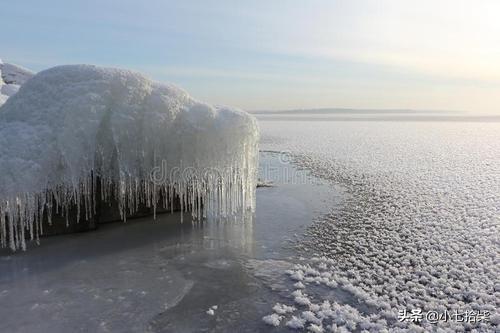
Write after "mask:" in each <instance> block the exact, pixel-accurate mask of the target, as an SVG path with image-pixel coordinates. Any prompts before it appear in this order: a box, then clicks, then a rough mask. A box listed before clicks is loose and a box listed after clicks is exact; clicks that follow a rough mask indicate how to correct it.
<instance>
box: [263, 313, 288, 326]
mask: <svg viewBox="0 0 500 333" xmlns="http://www.w3.org/2000/svg"><path fill="white" fill-rule="evenodd" d="M282 319H283V316H280V315H278V314H276V313H273V314H271V315H268V316H265V317H263V318H262V320H263V321H264V322H265V323H266V324H268V325H271V326H275V327H277V326H279V325H280V322H281V320H282Z"/></svg>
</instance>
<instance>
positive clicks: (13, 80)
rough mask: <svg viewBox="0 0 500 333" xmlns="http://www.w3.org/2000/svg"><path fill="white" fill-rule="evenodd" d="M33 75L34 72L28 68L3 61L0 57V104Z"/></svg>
mask: <svg viewBox="0 0 500 333" xmlns="http://www.w3.org/2000/svg"><path fill="white" fill-rule="evenodd" d="M33 75H34V73H33V72H32V71H30V70H29V69H26V68H23V67H20V66H17V65H13V64H9V63H4V62H2V59H0V106H1V105H2V104H4V103H5V102H6V101H7V99H8V98H9V97H11V96H12V95H14V94H15V93H16V92H17V91H18V90H19V88H20V87H21V86H22V85H23V84H24V83H25V82H26V81H28V80H29V79H30V78H31V77H33Z"/></svg>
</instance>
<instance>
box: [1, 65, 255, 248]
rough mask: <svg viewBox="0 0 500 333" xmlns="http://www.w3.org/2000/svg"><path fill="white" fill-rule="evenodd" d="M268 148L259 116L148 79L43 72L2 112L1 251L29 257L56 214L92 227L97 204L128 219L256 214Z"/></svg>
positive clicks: (101, 72)
mask: <svg viewBox="0 0 500 333" xmlns="http://www.w3.org/2000/svg"><path fill="white" fill-rule="evenodd" d="M257 144H258V127H257V122H256V120H255V119H254V118H253V117H252V116H250V115H248V114H247V113H245V112H243V111H239V110H234V109H229V108H225V107H212V106H210V105H207V104H203V103H200V102H198V101H196V100H194V99H193V98H191V97H190V96H189V95H188V94H187V93H186V92H184V91H182V90H180V89H178V88H176V87H174V86H170V85H165V84H160V83H157V82H153V81H151V80H149V79H147V78H146V77H144V76H143V75H141V74H138V73H135V72H131V71H126V70H119V69H110V68H100V67H95V66H90V65H71V66H60V67H55V68H52V69H49V70H46V71H43V72H41V73H39V74H37V75H35V76H34V77H33V78H31V79H30V80H28V81H27V82H26V83H25V84H24V85H23V86H22V87H21V88H20V90H19V92H18V93H17V94H15V95H14V96H12V97H11V98H9V99H8V100H7V102H6V103H5V104H4V105H3V106H2V107H1V108H0V241H1V246H2V247H6V246H10V247H11V248H12V249H13V250H16V249H19V248H22V249H25V247H26V244H25V239H27V238H31V239H34V238H38V235H40V234H42V233H43V230H42V226H43V223H42V222H43V220H44V219H47V220H48V222H49V223H51V218H52V214H53V212H58V213H59V214H61V215H63V216H68V212H69V211H70V210H77V211H78V214H77V216H78V219H89V218H90V217H92V216H93V214H94V213H95V201H96V198H97V199H102V200H103V201H105V202H112V201H113V200H114V201H116V202H117V205H118V207H119V210H120V214H121V217H122V219H124V220H125V219H126V217H127V215H132V214H134V212H136V211H137V210H138V207H139V206H146V207H152V208H154V210H155V211H156V207H157V206H158V205H160V206H162V207H165V208H167V207H168V206H169V205H170V207H172V206H171V205H172V202H173V199H174V198H178V199H179V201H180V205H181V210H182V211H190V212H191V215H192V217H193V218H194V219H195V220H199V219H202V218H204V217H226V216H232V215H235V214H237V213H240V212H241V213H243V212H245V211H248V210H249V211H253V210H254V207H255V186H256V170H257V158H258V146H257ZM170 207H169V208H170Z"/></svg>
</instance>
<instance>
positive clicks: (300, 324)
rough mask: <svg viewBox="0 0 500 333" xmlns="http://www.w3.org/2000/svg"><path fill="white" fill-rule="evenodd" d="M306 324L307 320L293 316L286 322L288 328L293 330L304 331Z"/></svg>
mask: <svg viewBox="0 0 500 333" xmlns="http://www.w3.org/2000/svg"><path fill="white" fill-rule="evenodd" d="M305 324H306V320H305V319H302V318H299V317H297V316H292V318H291V319H290V320H289V321H287V322H286V326H287V327H289V328H291V329H295V330H298V329H302V328H304V325H305Z"/></svg>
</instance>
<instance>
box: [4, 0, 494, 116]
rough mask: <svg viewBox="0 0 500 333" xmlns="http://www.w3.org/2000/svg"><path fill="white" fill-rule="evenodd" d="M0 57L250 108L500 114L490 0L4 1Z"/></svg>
mask: <svg viewBox="0 0 500 333" xmlns="http://www.w3.org/2000/svg"><path fill="white" fill-rule="evenodd" d="M0 8H2V19H1V20H0V58H2V59H3V60H4V61H5V62H12V63H16V64H20V65H22V66H24V67H27V68H30V69H32V70H35V71H40V70H43V69H46V68H49V67H52V66H56V65H60V64H74V63H90V64H96V65H103V66H113V67H122V68H130V69H134V70H138V71H141V72H144V73H146V74H147V75H148V76H150V77H152V78H153V79H155V80H158V81H164V82H172V83H175V84H177V85H178V86H180V87H182V88H184V89H186V90H187V91H188V92H189V93H190V94H191V95H192V96H194V97H195V98H197V99H200V100H203V101H206V102H209V103H213V104H222V105H231V106H235V107H240V108H242V109H246V110H282V109H297V108H325V107H343V108H376V109H380V108H410V109H425V110H460V111H470V112H475V113H490V114H500V19H499V17H500V1H497V0H481V1H468V0H467V1H466V0H455V1H453V0H434V1H430V0H411V1H410V0H394V1H389V0H379V1H375V0H342V1H336V0H301V1H299V0H286V1H285V0H272V1H271V0H265V1H262V0H252V1H234V0H231V1H229V0H218V1H213V0H199V1H194V0H183V1H169V0H144V1H132V0H119V1H118V0H117V1H112V0H87V1H83V0H82V1H75V0H44V1H39V0H22V1H12V0H0Z"/></svg>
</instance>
